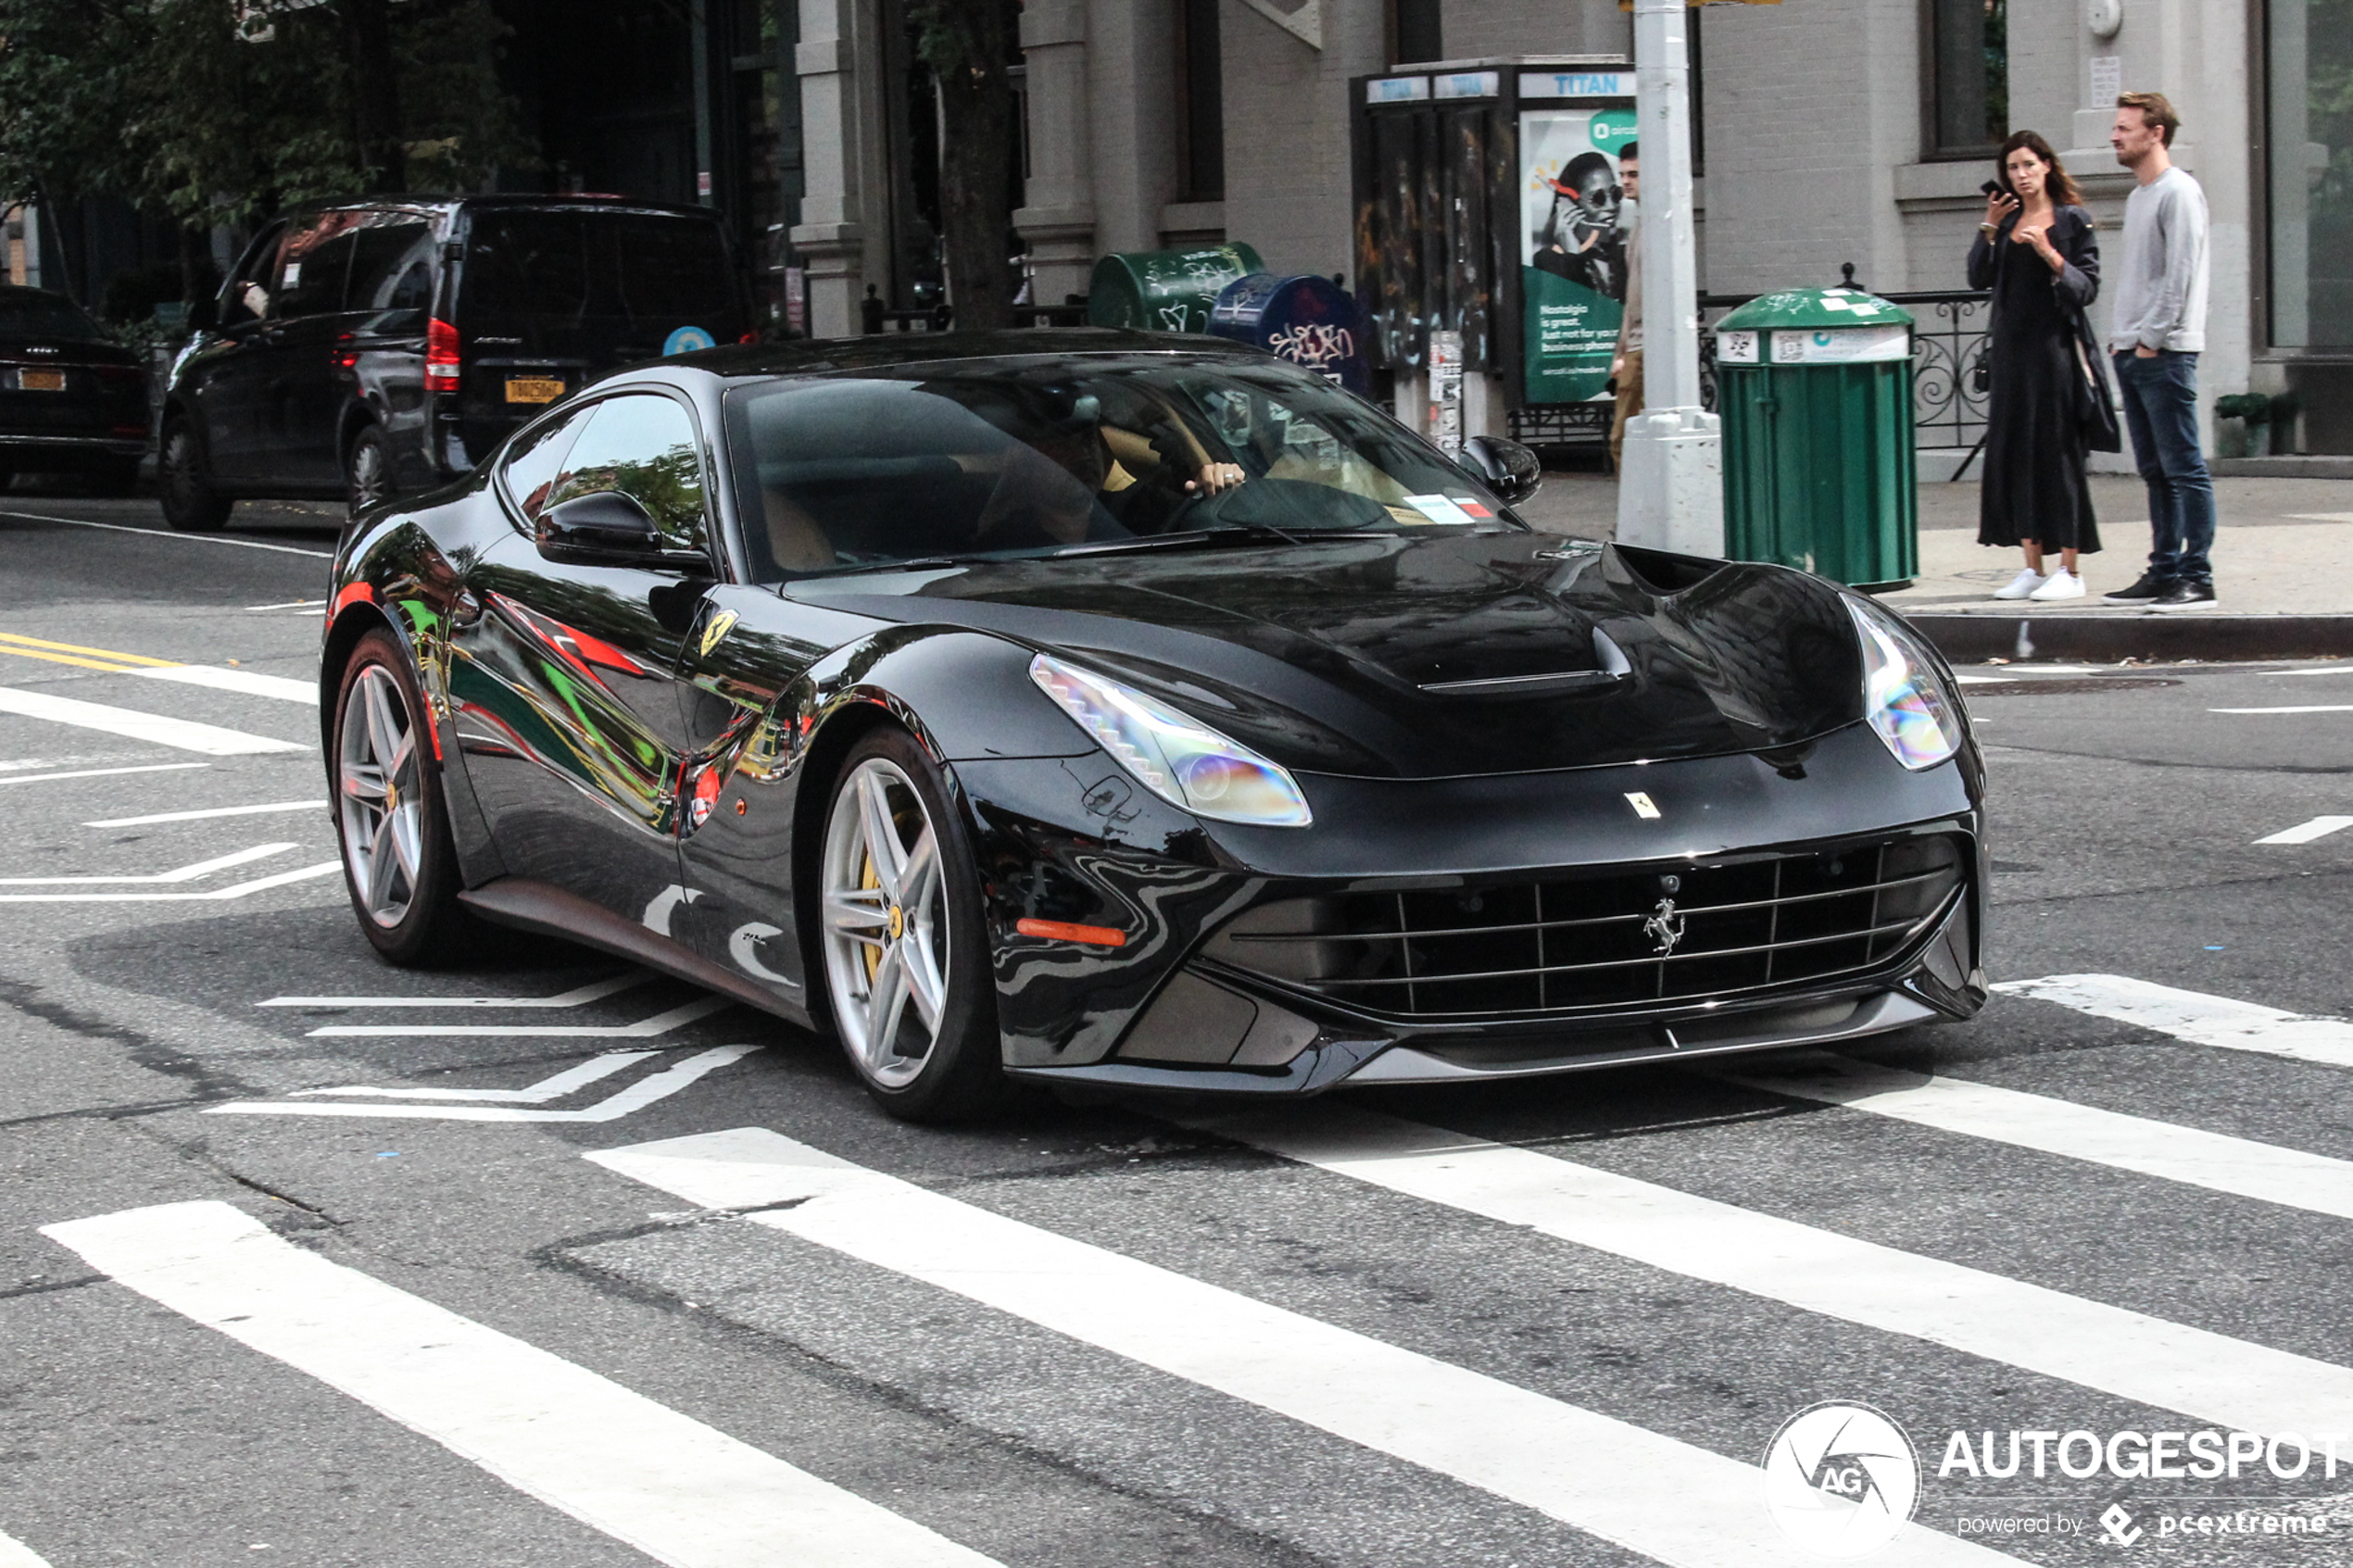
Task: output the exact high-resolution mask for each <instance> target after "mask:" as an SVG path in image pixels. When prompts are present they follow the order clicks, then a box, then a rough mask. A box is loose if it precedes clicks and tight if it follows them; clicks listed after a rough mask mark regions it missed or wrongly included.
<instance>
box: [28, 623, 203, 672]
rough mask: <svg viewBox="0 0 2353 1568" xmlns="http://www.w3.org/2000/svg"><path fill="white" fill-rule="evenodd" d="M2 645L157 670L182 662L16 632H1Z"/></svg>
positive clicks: (167, 668)
mask: <svg viewBox="0 0 2353 1568" xmlns="http://www.w3.org/2000/svg"><path fill="white" fill-rule="evenodd" d="M0 643H18V644H21V645H22V646H25V647H34V648H48V649H50V650H51V651H53V652H56V653H86V654H90V655H92V656H93V657H94V658H98V659H113V660H115V661H116V662H117V663H120V664H144V665H147V666H149V667H150V668H153V669H157V670H170V669H173V668H175V667H177V666H178V665H179V663H180V660H178V659H149V658H148V657H147V656H146V655H145V654H144V653H117V652H116V651H115V650H114V649H112V648H87V647H83V646H82V645H81V644H79V643H52V642H47V641H44V639H42V638H40V637H28V636H25V635H23V634H22V633H16V632H0ZM16 651H17V649H15V648H6V649H0V652H7V653H14V652H16Z"/></svg>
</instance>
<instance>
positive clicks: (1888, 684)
mask: <svg viewBox="0 0 2353 1568" xmlns="http://www.w3.org/2000/svg"><path fill="white" fill-rule="evenodd" d="M1846 609H1847V613H1848V614H1850V615H1852V616H1853V617H1854V618H1855V630H1856V633H1858V634H1859V635H1860V636H1861V639H1862V644H1863V717H1864V718H1866V719H1869V721H1871V728H1872V729H1874V730H1877V731H1878V732H1879V738H1880V739H1881V740H1882V741H1885V742H1886V743H1887V749H1888V750H1889V751H1891V752H1893V753H1894V756H1895V760H1897V761H1898V762H1901V763H1903V764H1904V766H1905V767H1906V768H1909V769H1911V770H1912V771H1915V772H1917V771H1919V770H1920V769H1922V768H1932V767H1934V766H1936V764H1937V763H1939V762H1942V761H1944V759H1946V758H1948V757H1950V756H1952V755H1953V753H1955V752H1957V751H1958V750H1960V748H1961V736H1962V730H1961V718H1960V711H1961V708H1960V704H1959V702H1958V701H1957V700H1956V699H1955V698H1954V696H1953V694H1952V692H1951V691H1950V690H1949V689H1947V687H1946V686H1945V684H1944V674H1943V672H1942V671H1939V670H1938V669H1937V667H1936V661H1935V659H1933V658H1932V657H1931V655H1930V654H1929V653H1928V651H1927V650H1926V649H1924V648H1922V647H1921V646H1919V643H1918V642H1917V641H1915V640H1914V638H1913V636H1912V634H1911V633H1909V632H1908V631H1906V630H1904V629H1902V628H1901V627H1899V626H1897V625H1895V624H1894V622H1892V621H1890V620H1889V619H1888V618H1887V616H1886V612H1885V611H1883V610H1881V609H1879V608H1876V607H1874V606H1869V605H1865V604H1863V603H1861V602H1860V601H1858V600H1856V599H1853V598H1850V599H1848V600H1847V601H1846Z"/></svg>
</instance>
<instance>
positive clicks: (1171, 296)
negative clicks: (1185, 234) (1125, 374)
mask: <svg viewBox="0 0 2353 1568" xmlns="http://www.w3.org/2000/svg"><path fill="white" fill-rule="evenodd" d="M1265 270H1266V264H1265V262H1263V261H1261V260H1259V259H1258V253H1257V252H1256V251H1254V250H1252V249H1251V248H1250V246H1248V245H1243V244H1241V243H1240V242H1239V241H1233V242H1229V243H1228V244H1226V245H1202V246H1201V247H1199V248H1198V249H1194V250H1126V251H1114V252H1112V253H1111V254H1110V255H1109V256H1106V257H1103V258H1102V259H1101V260H1100V261H1098V262H1096V263H1095V273H1094V276H1093V277H1092V278H1090V279H1088V283H1087V324H1088V326H1090V327H1136V328H1140V329H1141V330H1143V331H1145V332H1207V331H1209V307H1211V306H1213V305H1214V304H1216V303H1217V295H1218V291H1219V290H1221V289H1223V288H1224V287H1225V286H1226V285H1227V283H1230V282H1233V281H1234V280H1235V279H1237V278H1244V277H1248V276H1249V275H1250V274H1251V273H1252V272H1264V271H1265Z"/></svg>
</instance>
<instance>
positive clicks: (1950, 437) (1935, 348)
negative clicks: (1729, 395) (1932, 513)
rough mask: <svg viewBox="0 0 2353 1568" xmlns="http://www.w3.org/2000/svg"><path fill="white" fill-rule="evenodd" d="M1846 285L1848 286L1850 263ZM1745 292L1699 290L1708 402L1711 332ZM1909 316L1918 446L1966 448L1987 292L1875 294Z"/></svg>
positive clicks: (1974, 438) (1973, 433) (1979, 417)
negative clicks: (1898, 306)
mask: <svg viewBox="0 0 2353 1568" xmlns="http://www.w3.org/2000/svg"><path fill="white" fill-rule="evenodd" d="M1846 271H1847V283H1848V286H1850V287H1852V286H1854V269H1853V268H1851V267H1850V268H1848V269H1846ZM1756 297H1757V295H1753V294H1709V295H1701V296H1700V301H1699V307H1700V345H1699V376H1700V392H1701V395H1702V397H1703V399H1704V400H1705V404H1706V406H1707V407H1708V408H1715V407H1716V332H1715V330H1714V329H1715V326H1716V323H1717V322H1718V321H1719V320H1723V319H1724V318H1725V317H1726V316H1728V315H1730V314H1731V312H1732V311H1733V310H1735V309H1737V308H1738V307H1741V306H1743V305H1746V304H1747V303H1748V302H1749V301H1750V300H1752V299H1755V298H1756ZM1879 297H1880V298H1881V299H1883V300H1886V301H1887V302H1888V303H1889V304H1890V305H1900V306H1902V307H1904V308H1905V309H1906V310H1908V311H1910V312H1911V314H1912V323H1913V324H1912V430H1913V439H1914V444H1915V445H1919V446H1974V445H1977V444H1978V443H1979V442H1980V441H1982V440H1983V439H1984V438H1985V394H1984V393H1983V392H1982V391H1980V390H1979V388H1978V385H1977V372H1978V367H1979V366H1980V365H1981V364H1982V363H1983V362H1984V359H1985V347H1986V329H1987V327H1988V326H1989V325H1990V324H1991V320H1990V316H1991V311H1992V307H1993V298H1994V296H1993V295H1990V294H1980V293H1977V292H1975V291H1972V290H1969V289H1928V290H1922V291H1919V292H1916V293H1911V294H1883V295H1880V296H1879Z"/></svg>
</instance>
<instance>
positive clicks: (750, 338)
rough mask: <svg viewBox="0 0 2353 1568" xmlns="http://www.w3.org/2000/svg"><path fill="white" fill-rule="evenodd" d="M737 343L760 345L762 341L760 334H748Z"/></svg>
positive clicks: (738, 339) (737, 340)
mask: <svg viewBox="0 0 2353 1568" xmlns="http://www.w3.org/2000/svg"><path fill="white" fill-rule="evenodd" d="M759 341H760V334H759V333H758V332H746V333H744V335H743V336H741V337H739V338H737V339H736V342H737V343H758V342H759Z"/></svg>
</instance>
